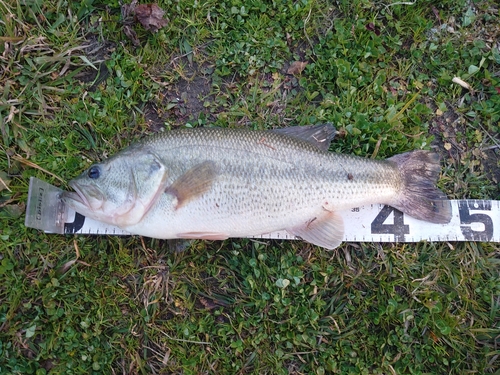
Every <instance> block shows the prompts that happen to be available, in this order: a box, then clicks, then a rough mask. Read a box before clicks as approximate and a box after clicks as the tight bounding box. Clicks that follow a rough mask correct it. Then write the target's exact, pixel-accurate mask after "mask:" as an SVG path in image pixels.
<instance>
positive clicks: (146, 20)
mask: <svg viewBox="0 0 500 375" xmlns="http://www.w3.org/2000/svg"><path fill="white" fill-rule="evenodd" d="M134 11H135V16H136V17H137V20H138V21H139V22H140V23H141V25H142V26H144V28H145V29H146V30H149V31H152V32H154V33H155V32H157V31H158V30H160V29H161V28H162V27H165V26H167V23H168V20H166V19H164V18H163V15H164V14H165V12H164V11H163V9H161V8H160V7H159V6H158V5H156V4H139V5H137V6H136V7H135V10H134Z"/></svg>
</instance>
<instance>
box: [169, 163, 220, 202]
mask: <svg viewBox="0 0 500 375" xmlns="http://www.w3.org/2000/svg"><path fill="white" fill-rule="evenodd" d="M216 177H217V171H216V166H215V163H214V162H213V161H209V160H207V161H204V162H203V163H200V164H198V165H195V166H194V167H192V168H191V169H189V170H188V171H187V172H185V173H184V174H183V175H182V176H180V177H179V178H178V179H177V180H175V182H174V183H173V184H172V185H170V186H169V187H167V188H166V189H165V193H167V194H172V195H173V196H175V197H176V198H177V206H176V209H178V208H180V207H181V206H183V205H185V204H186V203H187V202H189V201H190V200H192V199H194V198H197V197H199V196H200V195H202V194H203V193H205V192H207V191H208V190H209V189H210V188H211V187H212V183H213V182H214V180H215V178H216Z"/></svg>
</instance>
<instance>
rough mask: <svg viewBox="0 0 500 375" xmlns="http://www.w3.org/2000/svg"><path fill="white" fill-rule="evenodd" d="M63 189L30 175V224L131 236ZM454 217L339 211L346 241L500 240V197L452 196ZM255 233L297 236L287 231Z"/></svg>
mask: <svg viewBox="0 0 500 375" xmlns="http://www.w3.org/2000/svg"><path fill="white" fill-rule="evenodd" d="M61 193H62V190H61V189H59V188H57V187H55V186H53V185H50V184H48V183H47V182H44V181H42V180H39V179H37V178H35V177H31V179H30V187H29V191H28V204H27V209H26V220H25V225H26V226H27V227H30V228H35V229H40V230H43V231H45V232H46V233H58V234H97V235H99V234H100V235H103V234H104V235H130V233H128V232H127V231H124V230H122V229H120V228H118V227H115V226H112V225H109V224H104V223H101V222H99V221H96V220H93V219H90V218H88V217H85V216H83V215H81V214H79V213H76V212H75V211H73V210H72V209H70V208H69V207H67V206H66V205H65V204H64V202H63V201H62V200H61V198H60V196H61ZM450 202H451V206H452V219H451V221H450V222H449V223H448V224H433V223H428V222H425V221H421V220H417V219H415V218H412V217H410V216H407V215H404V214H403V213H402V212H401V211H398V210H396V209H395V208H393V207H391V206H386V205H382V204H372V205H368V206H363V207H355V208H352V209H350V210H347V211H341V212H339V214H340V215H341V216H342V218H343V219H344V228H345V234H344V241H348V242H419V241H434V242H435V241H480V242H500V201H494V200H474V199H465V200H451V201H450ZM252 238H260V239H285V240H294V239H297V237H295V236H293V235H291V234H289V233H288V232H286V231H279V232H272V233H266V234H262V235H259V236H254V237H252Z"/></svg>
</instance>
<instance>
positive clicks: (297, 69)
mask: <svg viewBox="0 0 500 375" xmlns="http://www.w3.org/2000/svg"><path fill="white" fill-rule="evenodd" d="M306 65H307V61H294V62H293V63H292V64H291V65H290V67H289V68H288V70H287V71H286V73H287V74H292V75H294V76H296V75H299V74H300V73H302V71H303V70H304V69H305V67H306Z"/></svg>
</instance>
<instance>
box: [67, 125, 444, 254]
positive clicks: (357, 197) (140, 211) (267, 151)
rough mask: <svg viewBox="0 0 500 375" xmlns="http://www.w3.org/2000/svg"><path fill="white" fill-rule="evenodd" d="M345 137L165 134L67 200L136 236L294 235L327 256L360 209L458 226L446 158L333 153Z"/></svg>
mask: <svg viewBox="0 0 500 375" xmlns="http://www.w3.org/2000/svg"><path fill="white" fill-rule="evenodd" d="M335 133H336V130H335V128H334V127H333V125H332V124H319V125H309V126H296V127H288V128H282V129H276V130H249V129H233V128H217V127H203V128H184V129H178V130H172V131H168V132H163V133H157V134H155V135H152V136H148V137H146V138H144V139H142V140H140V141H139V142H137V143H133V144H132V145H130V146H129V147H127V148H125V149H123V150H122V151H120V152H118V153H117V154H115V155H113V156H111V157H110V158H108V159H106V160H104V161H102V162H100V163H96V164H93V165H91V166H90V167H89V168H88V169H87V170H86V171H85V172H83V173H82V174H81V175H80V176H78V177H77V178H75V179H73V180H71V181H70V182H69V183H68V184H69V186H70V187H71V188H72V189H73V190H74V191H66V192H64V193H63V196H62V199H63V200H64V202H66V204H67V205H68V206H69V207H71V208H72V209H74V210H75V211H76V212H78V213H80V214H82V215H84V216H86V217H90V218H92V219H95V220H98V221H101V222H104V223H108V224H112V225H116V226H118V227H120V228H122V229H124V230H126V231H128V232H129V233H131V234H135V235H142V236H146V237H153V238H159V239H176V238H182V239H204V240H224V239H227V238H232V237H251V236H258V235H262V234H266V233H272V232H276V231H282V230H285V231H287V232H288V233H290V234H291V235H293V236H296V237H298V238H300V239H302V240H304V241H307V242H309V243H312V244H314V245H317V246H321V247H324V248H326V249H334V248H336V247H338V246H339V245H340V244H341V243H342V240H343V236H344V222H343V219H342V216H341V215H340V214H339V212H340V211H343V210H346V209H352V208H354V207H360V206H363V205H367V204H385V205H389V206H392V207H394V208H396V209H398V210H400V211H402V212H403V213H405V214H407V215H410V216H412V217H415V218H416V219H420V220H424V221H427V222H430V223H437V224H445V223H448V222H449V221H450V220H451V216H452V215H451V204H450V201H449V200H448V199H447V197H446V195H445V194H444V193H443V192H442V191H441V190H439V189H438V188H437V187H436V182H437V180H438V178H439V174H440V170H441V168H440V158H439V156H438V154H437V153H435V152H432V151H427V150H414V151H409V152H406V153H403V154H398V155H395V156H392V157H390V158H388V159H385V160H376V159H370V158H363V157H359V156H353V155H347V154H341V153H333V152H330V151H328V149H329V147H330V143H331V141H332V140H333V138H334V136H335Z"/></svg>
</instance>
